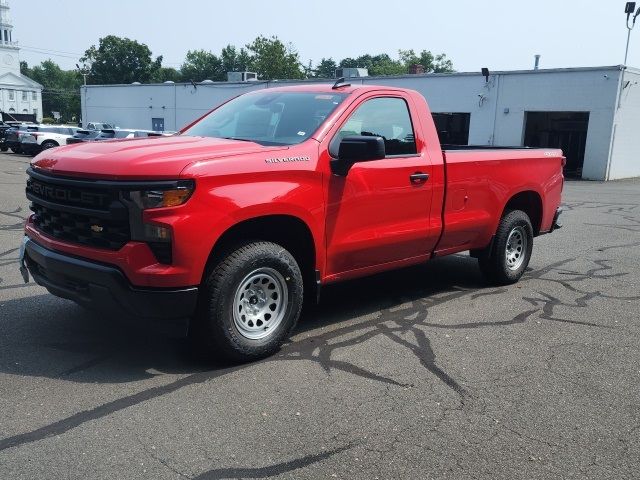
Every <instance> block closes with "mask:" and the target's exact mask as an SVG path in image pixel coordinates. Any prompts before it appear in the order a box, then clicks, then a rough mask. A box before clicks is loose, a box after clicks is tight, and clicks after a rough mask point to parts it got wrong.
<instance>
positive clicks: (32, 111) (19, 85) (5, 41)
mask: <svg viewBox="0 0 640 480" xmlns="http://www.w3.org/2000/svg"><path fill="white" fill-rule="evenodd" d="M0 113H2V118H1V119H2V120H5V121H7V120H20V121H21V120H28V119H35V120H36V121H40V120H42V113H43V112H42V85H40V84H39V83H37V82H34V81H33V80H31V79H30V78H27V77H25V76H24V75H21V74H20V47H18V42H17V41H15V40H14V38H13V24H12V23H11V13H10V11H9V2H8V0H0Z"/></svg>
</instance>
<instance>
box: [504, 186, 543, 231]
mask: <svg viewBox="0 0 640 480" xmlns="http://www.w3.org/2000/svg"><path fill="white" fill-rule="evenodd" d="M542 208H543V207H542V197H541V196H540V194H539V193H538V192H536V191H535V190H523V191H520V192H518V193H515V194H512V195H511V197H510V198H509V200H508V201H507V203H506V204H505V206H504V208H503V210H502V215H501V216H500V218H502V217H504V215H505V214H506V213H507V212H509V211H511V210H522V211H523V212H524V213H526V214H527V215H528V216H529V220H531V226H532V227H533V235H534V236H537V235H539V234H540V229H541V226H542V214H543V211H542Z"/></svg>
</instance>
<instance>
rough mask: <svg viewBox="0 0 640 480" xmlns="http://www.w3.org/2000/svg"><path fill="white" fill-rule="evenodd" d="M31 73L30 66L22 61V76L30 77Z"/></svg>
mask: <svg viewBox="0 0 640 480" xmlns="http://www.w3.org/2000/svg"><path fill="white" fill-rule="evenodd" d="M30 73H31V69H30V68H29V64H28V63H27V62H26V61H24V60H20V74H22V75H24V76H26V77H28V76H29V74H30Z"/></svg>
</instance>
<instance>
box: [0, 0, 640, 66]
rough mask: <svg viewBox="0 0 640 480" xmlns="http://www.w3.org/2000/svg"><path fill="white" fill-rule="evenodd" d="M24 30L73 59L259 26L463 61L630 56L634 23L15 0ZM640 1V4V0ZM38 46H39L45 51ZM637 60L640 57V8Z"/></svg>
mask: <svg viewBox="0 0 640 480" xmlns="http://www.w3.org/2000/svg"><path fill="white" fill-rule="evenodd" d="M9 4H10V6H11V12H12V17H13V24H14V36H13V38H14V40H18V41H19V42H20V44H21V45H22V46H24V49H23V50H22V51H21V58H22V59H23V60H27V61H28V62H29V64H30V65H33V64H36V63H39V62H41V61H42V60H45V59H47V58H49V57H50V58H52V59H53V60H55V61H56V62H58V63H59V64H60V65H62V66H63V67H65V68H72V67H73V66H74V64H75V63H76V61H77V59H76V58H75V56H76V54H78V53H79V54H82V53H83V52H84V51H85V50H86V49H87V48H88V47H89V46H90V45H92V44H95V43H97V41H98V38H100V37H102V36H105V35H109V34H115V35H120V36H127V37H129V38H133V39H136V40H138V41H140V42H142V43H146V44H147V45H148V46H149V47H150V48H151V50H152V51H153V53H154V55H163V57H164V60H165V62H164V63H165V65H168V66H173V67H176V68H177V67H179V65H180V63H181V62H182V60H183V59H184V56H185V54H186V52H187V50H189V49H206V50H211V51H213V52H214V53H218V52H219V51H220V49H221V48H222V47H224V46H225V45H227V44H229V43H230V44H234V45H237V46H241V45H244V44H246V43H248V42H250V41H251V40H252V39H253V38H255V37H256V36H257V35H258V34H263V35H277V36H278V37H279V38H280V39H281V40H283V41H285V42H291V43H292V44H293V45H294V46H295V47H296V48H297V50H298V51H299V53H300V57H301V59H302V61H303V62H304V63H305V64H306V63H308V61H309V60H312V61H313V62H314V63H317V62H318V61H319V60H320V59H321V58H322V57H333V58H334V59H341V58H344V57H353V56H358V55H360V54H363V53H372V54H376V53H383V52H384V53H388V54H389V55H391V56H394V57H395V56H397V51H398V49H409V48H413V49H414V50H422V49H427V50H431V51H432V52H434V53H440V52H444V53H446V54H447V55H448V56H449V58H451V60H452V61H453V63H454V67H455V69H456V70H458V71H477V70H479V69H480V68H481V67H482V66H487V67H489V68H490V69H493V70H511V69H526V68H531V67H532V65H533V56H534V54H536V53H539V54H541V55H542V60H541V67H542V68H555V67H580V66H596V65H615V64H621V63H622V62H623V59H624V47H625V41H626V35H627V30H626V28H625V26H624V24H625V15H624V13H623V12H624V5H625V2H624V1H618V0H599V1H596V0H582V1H579V0H554V1H550V0H537V1H530V2H522V1H517V0H511V1H506V0H493V1H478V0H458V1H451V0H449V1H430V0H423V1H419V0H405V1H403V0H396V1H388V0H387V1H381V0H368V1H361V0H349V1H328V0H324V1H316V0H307V1H294V0H268V1H266V0H263V1H260V0H236V1H228V0H227V1H224V2H221V1H211V0H210V1H205V0H182V1H180V2H177V1H175V0H173V1H168V0H110V1H109V2H79V1H77V0H73V1H71V0H30V1H18V0H9ZM638 5H639V6H640V2H639V3H638ZM35 50H38V51H37V52H36V51H35ZM628 64H629V65H631V66H636V67H640V17H639V18H638V27H637V28H636V30H634V32H633V33H632V38H631V48H630V54H629V62H628Z"/></svg>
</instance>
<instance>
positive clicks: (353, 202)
mask: <svg viewBox="0 0 640 480" xmlns="http://www.w3.org/2000/svg"><path fill="white" fill-rule="evenodd" d="M394 94H395V92H394ZM410 105H411V102H410V100H409V99H408V98H405V97H403V96H402V95H401V94H396V95H393V96H387V95H385V96H380V95H378V96H376V95H369V96H368V97H365V98H364V99H363V100H361V102H360V103H359V104H358V106H357V107H356V108H355V109H354V110H353V111H352V113H351V114H350V116H349V117H348V118H347V120H346V121H345V122H344V123H343V124H342V126H341V127H340V129H339V131H338V132H337V133H336V134H335V135H334V137H333V138H332V139H331V141H332V142H333V141H339V138H342V137H345V136H350V135H374V136H381V137H383V138H384V143H385V154H386V156H385V158H383V159H379V160H373V161H362V162H357V163H355V164H353V166H352V167H351V168H350V169H349V171H348V173H347V174H346V175H345V176H338V175H331V176H330V177H329V180H328V198H327V217H326V242H327V275H328V276H334V277H335V278H336V279H337V278H338V277H340V278H342V277H345V278H346V277H349V276H357V275H358V272H361V273H363V274H364V273H366V271H368V270H371V269H372V268H373V269H375V270H382V269H385V268H384V267H385V266H388V267H389V268H391V267H393V265H394V264H398V263H404V264H406V263H413V262H418V261H422V260H426V259H427V258H428V256H429V254H430V252H431V249H432V248H433V246H434V245H435V243H436V241H437V236H436V235H435V234H432V231H431V230H432V229H431V228H430V211H431V201H432V193H433V192H432V188H431V185H430V183H429V181H428V175H429V174H430V173H431V164H430V161H429V157H428V155H427V153H426V151H425V149H424V148H423V141H422V138H421V135H419V134H418V135H417V134H416V133H417V132H416V126H417V125H419V124H418V122H412V118H411V107H410ZM336 136H338V137H339V138H338V140H336ZM347 272H351V275H344V274H346V273H347Z"/></svg>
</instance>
